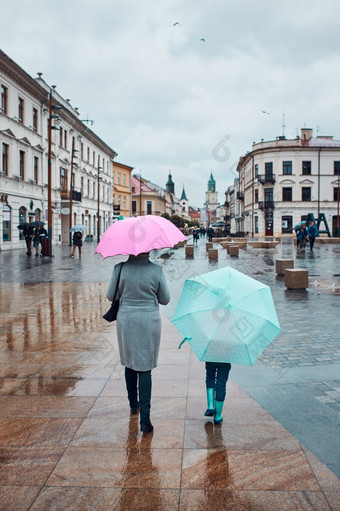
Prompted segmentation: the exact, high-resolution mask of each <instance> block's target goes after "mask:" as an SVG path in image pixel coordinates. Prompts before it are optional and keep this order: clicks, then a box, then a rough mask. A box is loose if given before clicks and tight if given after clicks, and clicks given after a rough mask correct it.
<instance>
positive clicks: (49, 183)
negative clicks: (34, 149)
mask: <svg viewBox="0 0 340 511" xmlns="http://www.w3.org/2000/svg"><path fill="white" fill-rule="evenodd" d="M55 87H56V86H55V85H52V86H51V87H50V94H49V106H48V113H49V115H48V153H47V224H48V230H47V233H48V239H49V244H50V246H49V249H50V257H52V234H53V233H52V130H59V128H57V127H56V126H52V119H57V118H58V116H57V115H56V114H53V110H61V109H62V108H63V107H62V106H59V105H53V102H52V92H53V90H54V89H55Z"/></svg>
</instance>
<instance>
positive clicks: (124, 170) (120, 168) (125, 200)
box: [112, 161, 133, 218]
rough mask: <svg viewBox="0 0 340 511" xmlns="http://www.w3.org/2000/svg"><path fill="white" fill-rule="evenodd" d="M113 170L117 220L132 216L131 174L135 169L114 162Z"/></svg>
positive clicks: (114, 205) (114, 208)
mask: <svg viewBox="0 0 340 511" xmlns="http://www.w3.org/2000/svg"><path fill="white" fill-rule="evenodd" d="M112 168H113V211H114V216H115V217H116V218H119V217H124V218H127V217H130V216H131V197H132V191H131V172H132V171H133V167H129V166H128V165H124V164H123V163H118V162H116V161H114V162H113V163H112Z"/></svg>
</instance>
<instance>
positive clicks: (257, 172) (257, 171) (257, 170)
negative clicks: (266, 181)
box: [255, 163, 259, 177]
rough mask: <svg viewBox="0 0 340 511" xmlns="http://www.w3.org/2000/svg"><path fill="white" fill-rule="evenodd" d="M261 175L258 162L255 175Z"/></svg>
mask: <svg viewBox="0 0 340 511" xmlns="http://www.w3.org/2000/svg"><path fill="white" fill-rule="evenodd" d="M258 175H259V164H258V163H256V165H255V177H257V176H258Z"/></svg>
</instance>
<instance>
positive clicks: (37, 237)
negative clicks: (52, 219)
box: [32, 222, 47, 257]
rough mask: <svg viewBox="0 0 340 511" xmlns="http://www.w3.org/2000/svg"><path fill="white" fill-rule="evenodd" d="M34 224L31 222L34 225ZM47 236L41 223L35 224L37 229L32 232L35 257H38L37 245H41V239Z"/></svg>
mask: <svg viewBox="0 0 340 511" xmlns="http://www.w3.org/2000/svg"><path fill="white" fill-rule="evenodd" d="M34 224H35V222H32V225H34ZM46 236H47V231H46V229H45V227H44V224H43V223H42V222H37V227H36V229H35V231H34V238H33V246H34V248H35V257H39V255H40V254H39V245H41V244H42V243H41V239H42V238H45V237H46Z"/></svg>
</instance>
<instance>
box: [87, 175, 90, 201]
mask: <svg viewBox="0 0 340 511" xmlns="http://www.w3.org/2000/svg"><path fill="white" fill-rule="evenodd" d="M87 196H88V197H90V180H89V179H88V180H87Z"/></svg>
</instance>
